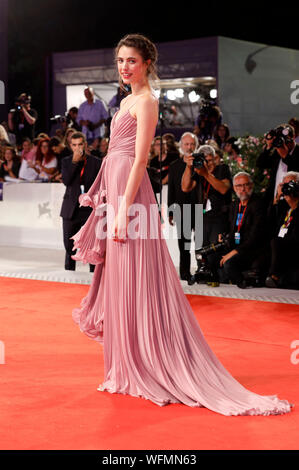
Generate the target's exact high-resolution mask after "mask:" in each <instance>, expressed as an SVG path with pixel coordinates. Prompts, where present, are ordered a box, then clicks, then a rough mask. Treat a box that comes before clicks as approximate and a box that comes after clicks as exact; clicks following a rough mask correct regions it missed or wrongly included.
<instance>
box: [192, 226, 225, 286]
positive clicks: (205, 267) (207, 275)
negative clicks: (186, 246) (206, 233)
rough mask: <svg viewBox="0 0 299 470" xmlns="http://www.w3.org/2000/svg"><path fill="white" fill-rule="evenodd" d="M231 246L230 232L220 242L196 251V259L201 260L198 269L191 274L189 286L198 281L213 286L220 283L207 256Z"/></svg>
mask: <svg viewBox="0 0 299 470" xmlns="http://www.w3.org/2000/svg"><path fill="white" fill-rule="evenodd" d="M228 247H229V234H224V235H223V240H222V241H221V242H219V243H211V244H210V245H207V246H204V247H202V248H201V249H200V250H197V252H196V259H197V260H198V261H200V266H199V267H198V269H197V271H196V272H195V273H194V274H193V276H191V278H190V279H189V281H188V284H189V286H192V285H193V284H195V282H197V283H198V284H200V283H208V284H210V285H212V286H213V287H216V286H218V285H219V280H218V274H217V272H216V271H215V269H213V268H211V267H210V266H209V263H208V260H207V257H208V256H209V255H211V254H213V253H217V252H219V251H222V250H223V249H224V248H228Z"/></svg>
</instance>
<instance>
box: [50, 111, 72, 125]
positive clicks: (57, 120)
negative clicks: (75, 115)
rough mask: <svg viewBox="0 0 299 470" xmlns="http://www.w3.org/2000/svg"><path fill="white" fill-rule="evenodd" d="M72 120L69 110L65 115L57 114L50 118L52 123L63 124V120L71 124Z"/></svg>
mask: <svg viewBox="0 0 299 470" xmlns="http://www.w3.org/2000/svg"><path fill="white" fill-rule="evenodd" d="M71 121H72V118H71V116H70V115H69V113H68V112H66V113H65V114H64V115H60V114H57V115H56V116H54V117H51V118H50V122H51V123H52V124H61V123H62V122H66V123H67V124H69V123H70V122H71Z"/></svg>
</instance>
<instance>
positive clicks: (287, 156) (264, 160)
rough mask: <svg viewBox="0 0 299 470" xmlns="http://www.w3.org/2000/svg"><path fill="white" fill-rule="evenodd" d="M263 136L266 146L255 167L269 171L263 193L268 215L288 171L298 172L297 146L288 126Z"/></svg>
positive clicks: (298, 146)
mask: <svg viewBox="0 0 299 470" xmlns="http://www.w3.org/2000/svg"><path fill="white" fill-rule="evenodd" d="M274 131H275V132H276V135H277V134H278V135H279V136H280V138H279V139H277V137H276V136H275V135H274V133H273V132H272V131H270V132H269V133H268V134H266V135H265V141H266V145H265V148H264V151H263V152H262V153H261V154H260V155H259V157H258V158H257V161H256V166H257V167H258V168H262V169H270V179H269V184H268V187H267V189H266V193H265V204H266V207H267V210H268V214H271V212H272V205H273V201H274V198H275V195H276V192H277V189H278V185H279V184H280V183H281V182H282V180H283V178H284V176H285V175H286V173H287V172H288V171H296V172H297V171H299V145H297V144H296V142H295V137H296V136H295V131H294V128H293V127H292V126H290V125H289V124H282V125H281V126H278V127H277V128H276V129H275V130H274Z"/></svg>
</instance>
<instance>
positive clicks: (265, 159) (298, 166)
mask: <svg viewBox="0 0 299 470" xmlns="http://www.w3.org/2000/svg"><path fill="white" fill-rule="evenodd" d="M280 160H281V157H280V155H279V153H278V152H277V151H276V150H274V151H273V150H271V149H270V150H267V149H265V150H264V151H263V152H262V153H261V154H260V155H259V157H258V158H257V161H256V166H257V167H258V168H263V169H266V168H267V169H270V180H269V185H268V187H267V189H266V193H265V199H266V201H267V202H273V199H274V189H275V182H276V173H277V169H278V165H279V162H280ZM283 162H284V163H285V164H286V165H287V167H288V171H299V145H297V144H296V145H295V148H294V150H293V152H292V154H291V155H290V154H289V155H287V156H286V158H285V159H284V160H283Z"/></svg>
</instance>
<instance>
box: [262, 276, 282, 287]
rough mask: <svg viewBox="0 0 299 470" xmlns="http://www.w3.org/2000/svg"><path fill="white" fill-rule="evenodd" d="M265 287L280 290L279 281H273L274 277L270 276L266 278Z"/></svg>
mask: <svg viewBox="0 0 299 470" xmlns="http://www.w3.org/2000/svg"><path fill="white" fill-rule="evenodd" d="M265 285H266V287H272V288H273V287H274V288H276V289H277V288H278V287H279V286H278V281H276V279H273V277H272V276H268V277H266V281H265Z"/></svg>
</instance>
